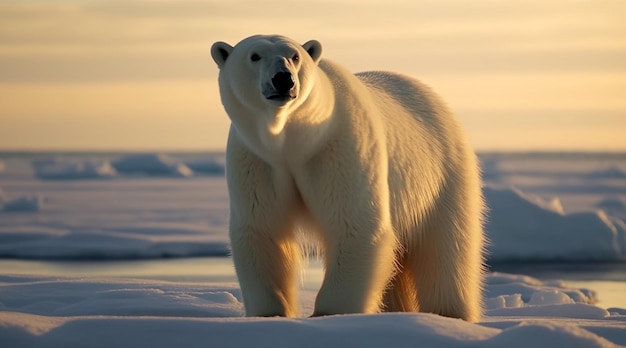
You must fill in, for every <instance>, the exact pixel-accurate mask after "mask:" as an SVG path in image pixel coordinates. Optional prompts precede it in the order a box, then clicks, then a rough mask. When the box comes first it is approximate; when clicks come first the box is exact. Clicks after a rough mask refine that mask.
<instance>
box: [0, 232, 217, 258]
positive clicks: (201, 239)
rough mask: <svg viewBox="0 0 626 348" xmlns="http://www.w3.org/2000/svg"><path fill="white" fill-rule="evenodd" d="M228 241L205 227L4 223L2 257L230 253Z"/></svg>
mask: <svg viewBox="0 0 626 348" xmlns="http://www.w3.org/2000/svg"><path fill="white" fill-rule="evenodd" d="M228 254H229V248H228V243H227V242H226V241H223V240H222V238H216V236H214V235H211V234H209V233H207V232H206V231H204V230H203V229H201V228H193V227H185V226H176V225H173V226H171V227H169V226H167V224H166V223H163V226H160V227H158V226H145V227H138V228H127V229H124V228H121V227H113V228H109V229H107V228H100V229H93V228H85V227H82V228H81V227H73V228H72V227H68V228H66V229H58V228H50V227H48V228H42V227H39V228H37V227H34V226H21V227H3V228H2V227H0V257H12V258H23V259H47V260H116V259H117V260H119V259H155V258H165V257H194V256H226V255H228Z"/></svg>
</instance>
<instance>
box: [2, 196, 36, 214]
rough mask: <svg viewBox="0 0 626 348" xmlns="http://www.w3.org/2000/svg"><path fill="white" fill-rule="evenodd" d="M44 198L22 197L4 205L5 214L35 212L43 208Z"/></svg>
mask: <svg viewBox="0 0 626 348" xmlns="http://www.w3.org/2000/svg"><path fill="white" fill-rule="evenodd" d="M45 201H46V198H45V197H44V196H42V195H33V196H22V197H18V198H14V199H11V200H9V201H7V202H6V203H4V207H3V208H2V210H4V211H5V212H37V211H39V209H41V207H43V205H44V203H45Z"/></svg>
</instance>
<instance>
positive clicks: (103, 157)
mask: <svg viewBox="0 0 626 348" xmlns="http://www.w3.org/2000/svg"><path fill="white" fill-rule="evenodd" d="M481 159H482V163H483V164H484V166H483V170H484V171H485V175H484V177H485V181H486V186H485V189H484V192H485V196H486V198H487V202H488V204H489V208H490V211H489V213H488V219H487V224H486V230H487V233H488V236H489V239H490V245H489V247H488V252H489V255H488V257H489V261H490V262H498V261H499V262H502V261H516V262H541V261H555V260H559V261H562V262H572V261H584V262H589V261H591V260H593V261H611V262H618V261H625V259H626V257H625V255H626V232H625V231H626V224H625V223H624V219H625V218H626V207H625V205H624V204H623V203H624V200H625V197H626V178H625V177H624V176H622V175H621V174H620V173H623V169H621V168H626V156H624V155H620V154H594V155H587V154H579V155H560V154H547V155H542V154H530V155H528V154H487V155H482V156H481ZM0 162H2V164H4V168H5V169H4V171H3V172H2V173H1V175H0V207H2V209H1V210H0V258H5V259H4V260H0V263H2V266H0V346H2V347H115V346H117V347H156V348H158V347H172V346H184V347H196V346H198V347H199V346H202V347H206V346H211V347H213V346H215V347H244V346H272V347H293V346H297V347H320V346H329V347H332V346H342V347H357V346H358V347H380V346H394V347H415V346H418V345H419V346H420V347H440V346H445V347H502V346H505V347H509V348H516V347H528V346H543V347H545V346H550V347H560V346H563V347H565V346H567V347H613V346H616V345H626V309H624V308H610V307H609V308H607V307H608V306H606V305H605V306H603V307H599V306H598V305H597V304H598V301H600V303H602V301H604V299H606V296H604V293H602V292H600V293H598V292H596V291H594V289H587V288H586V287H587V285H581V286H580V287H572V286H569V285H568V284H567V283H566V282H564V281H561V280H559V279H557V278H552V279H551V280H539V279H537V278H533V277H530V276H528V275H522V274H508V273H490V274H489V275H488V277H487V283H486V287H485V306H486V316H485V317H484V318H483V320H482V321H481V322H480V323H478V324H470V323H466V322H463V321H460V320H456V319H450V318H443V317H439V316H436V315H432V314H428V313H391V314H389V313H386V314H376V315H343V316H330V317H323V318H306V316H307V315H308V314H310V313H311V312H312V307H313V304H314V301H315V293H316V288H315V285H317V286H319V283H320V282H321V276H322V274H323V273H322V270H321V269H320V268H315V269H313V270H312V271H311V270H310V272H309V274H315V275H316V277H317V278H315V279H316V280H315V281H309V280H306V281H305V283H304V285H303V287H304V288H303V291H302V295H303V296H302V303H301V307H302V313H303V317H301V318H295V319H286V318H243V317H242V315H243V305H242V303H241V294H240V291H239V288H238V285H237V283H236V282H235V279H234V273H233V271H232V268H228V270H229V272H230V273H228V275H227V276H224V275H222V274H221V273H219V272H218V271H217V270H216V267H215V265H214V264H206V265H205V264H204V262H205V259H203V258H200V259H191V258H189V259H176V260H185V261H184V262H183V261H181V262H182V264H183V265H190V264H193V265H195V266H194V267H199V269H200V271H201V272H206V274H207V275H211V278H210V279H209V280H207V279H205V278H202V280H200V281H198V280H197V279H196V278H195V276H193V275H188V274H187V273H186V272H187V271H188V270H187V269H185V267H184V266H183V267H181V266H180V265H181V263H178V261H176V262H175V261H174V260H172V259H171V258H172V257H181V258H182V257H189V256H209V255H213V256H219V257H218V259H219V260H222V262H224V263H228V266H229V267H232V265H231V264H230V262H229V261H230V260H229V259H228V258H226V257H225V256H226V255H228V246H229V244H228V236H227V222H228V194H227V189H226V181H225V178H224V176H223V173H224V162H223V157H221V156H220V155H215V154H170V155H165V154H159V153H147V154H136V155H129V154H63V155H57V154H53V155H51V154H32V155H29V154H18V155H16V154H9V155H7V154H2V153H0ZM102 179H106V180H102ZM181 179H184V180H181ZM7 258H9V259H7ZM24 259H29V261H24ZM32 259H38V260H43V261H30V260H32ZM128 259H132V261H114V260H128ZM142 259H152V260H151V261H141V260H142ZM13 260H15V262H17V263H12V262H13ZM50 260H63V261H61V262H53V261H50ZM67 260H74V261H67ZM76 260H78V261H76ZM189 260H191V261H189ZM20 262H21V263H20ZM144 262H146V263H150V264H151V265H152V266H148V265H145V264H144ZM33 263H34V264H35V265H36V266H33V267H35V269H36V270H37V271H33V268H23V266H24V264H33ZM129 264H133V265H137V264H139V265H138V266H133V267H129V266H128V265H129ZM155 264H156V266H155ZM587 264H588V263H585V264H571V265H572V266H571V267H574V268H575V267H577V265H587ZM20 265H21V266H20ZM70 265H72V266H70ZM20 267H22V268H20ZM150 267H153V268H156V270H155V269H153V268H150ZM172 267H174V268H172ZM176 267H179V268H176ZM68 268H69V269H72V270H73V271H71V272H69V271H67V269H68ZM75 268H78V269H79V270H82V271H76V269H75ZM131 268H132V269H131ZM139 268H141V269H143V268H149V269H150V271H149V272H148V271H146V270H145V269H144V270H143V273H141V272H136V273H134V272H135V271H136V270H137V269H139ZM112 269H117V270H118V271H119V270H120V269H124V270H125V273H124V274H123V275H120V274H116V273H111V270H112ZM164 269H168V270H167V272H169V273H168V274H169V276H156V275H154V274H152V273H151V272H155V274H156V273H158V274H160V273H159V272H162V271H163V270H164ZM63 272H69V273H72V272H74V273H76V274H74V273H72V274H70V275H68V274H66V273H63ZM218 273H219V274H218ZM599 277H600V276H599ZM594 279H595V278H594ZM598 279H599V278H598ZM311 284H313V285H311ZM617 296H620V294H619V292H618V293H617ZM619 303H622V302H619ZM620 306H621V305H620Z"/></svg>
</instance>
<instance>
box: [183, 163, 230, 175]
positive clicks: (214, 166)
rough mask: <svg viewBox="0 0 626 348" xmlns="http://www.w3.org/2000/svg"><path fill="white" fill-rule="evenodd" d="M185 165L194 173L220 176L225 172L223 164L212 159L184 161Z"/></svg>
mask: <svg viewBox="0 0 626 348" xmlns="http://www.w3.org/2000/svg"><path fill="white" fill-rule="evenodd" d="M185 165H187V167H189V168H190V169H191V170H193V172H194V173H202V174H206V175H215V176H221V175H224V173H225V172H226V170H225V166H224V163H220V162H218V161H216V160H214V159H205V160H194V161H186V162H185Z"/></svg>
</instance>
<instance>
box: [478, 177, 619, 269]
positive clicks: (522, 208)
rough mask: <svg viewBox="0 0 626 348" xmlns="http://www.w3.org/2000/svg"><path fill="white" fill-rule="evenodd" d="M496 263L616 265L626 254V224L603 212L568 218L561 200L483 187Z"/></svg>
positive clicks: (488, 228) (571, 215) (493, 258)
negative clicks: (528, 261) (574, 262)
mask: <svg viewBox="0 0 626 348" xmlns="http://www.w3.org/2000/svg"><path fill="white" fill-rule="evenodd" d="M483 193H484V195H485V198H486V200H487V203H488V206H489V215H488V218H487V224H486V231H487V234H488V237H489V240H490V246H489V255H488V257H489V259H490V260H492V261H518V260H535V261H555V260H568V261H615V260H623V259H624V257H625V252H626V230H625V228H624V223H623V222H621V223H620V221H618V219H614V218H611V217H609V216H607V215H606V214H605V213H604V212H602V211H598V212H584V213H575V214H565V213H564V211H563V208H562V206H561V204H560V203H559V201H558V200H556V199H555V200H552V201H550V202H545V201H542V200H541V199H540V198H539V197H536V196H532V195H528V194H525V193H523V192H521V191H519V190H517V189H513V188H506V189H496V188H492V187H484V188H483Z"/></svg>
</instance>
